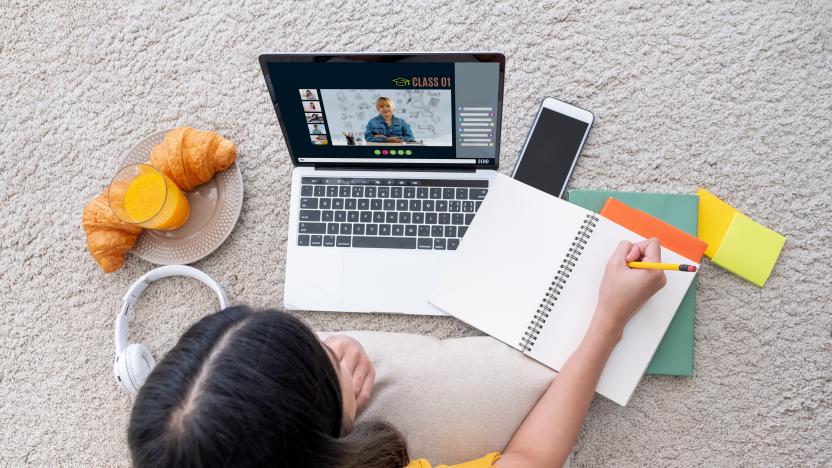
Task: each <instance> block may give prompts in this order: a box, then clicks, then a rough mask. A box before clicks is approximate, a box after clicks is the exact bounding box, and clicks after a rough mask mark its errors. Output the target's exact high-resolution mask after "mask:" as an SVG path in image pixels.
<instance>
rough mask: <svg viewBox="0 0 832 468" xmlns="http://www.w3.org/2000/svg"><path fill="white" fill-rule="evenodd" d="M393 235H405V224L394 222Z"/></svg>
mask: <svg viewBox="0 0 832 468" xmlns="http://www.w3.org/2000/svg"><path fill="white" fill-rule="evenodd" d="M393 235H394V236H403V235H404V225H402V224H394V225H393Z"/></svg>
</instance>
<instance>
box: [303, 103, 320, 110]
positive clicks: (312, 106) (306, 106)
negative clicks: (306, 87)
mask: <svg viewBox="0 0 832 468" xmlns="http://www.w3.org/2000/svg"><path fill="white" fill-rule="evenodd" d="M303 110H304V111H306V112H320V111H321V103H320V102H318V101H303Z"/></svg>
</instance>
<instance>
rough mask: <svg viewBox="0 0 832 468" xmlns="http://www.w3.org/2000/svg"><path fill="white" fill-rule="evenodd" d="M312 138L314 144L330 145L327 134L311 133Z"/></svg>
mask: <svg viewBox="0 0 832 468" xmlns="http://www.w3.org/2000/svg"><path fill="white" fill-rule="evenodd" d="M309 138H310V140H311V141H312V144H313V145H328V144H329V139H328V138H327V137H326V135H310V136H309Z"/></svg>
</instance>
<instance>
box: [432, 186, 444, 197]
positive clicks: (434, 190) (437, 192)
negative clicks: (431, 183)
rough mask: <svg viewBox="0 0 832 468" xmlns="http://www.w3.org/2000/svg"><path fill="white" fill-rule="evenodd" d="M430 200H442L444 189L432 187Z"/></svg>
mask: <svg viewBox="0 0 832 468" xmlns="http://www.w3.org/2000/svg"><path fill="white" fill-rule="evenodd" d="M430 198H433V199H434V200H436V199H439V198H442V189H440V188H439V187H431V189H430Z"/></svg>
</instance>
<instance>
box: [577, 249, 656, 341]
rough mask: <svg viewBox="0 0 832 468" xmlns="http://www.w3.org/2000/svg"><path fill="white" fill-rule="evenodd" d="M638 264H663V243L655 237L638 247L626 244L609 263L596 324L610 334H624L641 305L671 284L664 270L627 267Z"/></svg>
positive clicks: (599, 294)
mask: <svg viewBox="0 0 832 468" xmlns="http://www.w3.org/2000/svg"><path fill="white" fill-rule="evenodd" d="M635 261H645V262H661V261H662V252H661V249H660V248H659V240H658V239H656V238H655V237H654V238H652V239H648V240H645V241H642V242H639V243H638V244H632V243H630V242H627V241H622V242H621V243H620V244H618V248H617V249H615V252H613V254H612V257H610V260H609V262H607V269H606V271H605V272H604V279H603V280H602V281H601V288H600V290H599V291H598V308H597V310H596V311H595V317H594V319H593V322H595V325H598V326H602V328H603V329H604V330H606V331H608V332H609V331H612V332H614V333H622V332H623V331H624V326H625V325H627V322H629V321H630V319H631V318H632V317H633V316H634V315H635V314H636V312H638V310H639V309H641V306H643V305H644V303H645V302H647V300H648V299H650V297H652V296H653V294H655V293H656V292H657V291H658V290H660V289H661V288H663V287H664V285H665V283H667V278H666V277H665V275H664V271H662V270H642V269H634V268H633V269H631V268H630V267H628V266H627V262H635Z"/></svg>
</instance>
